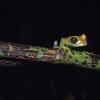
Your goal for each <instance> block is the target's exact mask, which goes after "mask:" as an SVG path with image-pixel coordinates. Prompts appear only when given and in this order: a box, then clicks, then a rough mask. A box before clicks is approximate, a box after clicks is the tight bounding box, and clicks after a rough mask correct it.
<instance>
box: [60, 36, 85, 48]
mask: <svg viewBox="0 0 100 100" xmlns="http://www.w3.org/2000/svg"><path fill="white" fill-rule="evenodd" d="M62 40H63V42H62V43H63V46H69V47H82V46H86V45H87V39H86V35H85V34H82V35H81V36H69V37H66V38H63V39H62Z"/></svg>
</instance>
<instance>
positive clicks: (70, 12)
mask: <svg viewBox="0 0 100 100" xmlns="http://www.w3.org/2000/svg"><path fill="white" fill-rule="evenodd" d="M53 7H54V8H55V9H54V8H53ZM84 32H85V34H86V35H87V37H88V45H87V47H85V48H81V49H83V50H86V51H89V52H94V53H96V54H100V45H99V44H100V39H99V38H100V37H99V35H100V16H99V8H98V5H97V4H96V3H95V2H92V1H91V2H88V3H87V4H85V2H81V3H79V2H73V3H72V2H71V1H70V5H69V4H65V5H62V6H60V5H59V6H58V5H57V4H56V6H55V5H54V6H51V5H49V4H48V5H46V6H45V7H44V6H39V7H34V8H30V9H27V8H25V7H24V8H16V9H15V8H14V9H9V8H6V7H5V8H0V41H7V42H13V43H22V44H31V45H33V46H44V47H52V46H53V42H54V41H55V40H58V41H60V38H61V37H66V36H69V35H80V34H82V33H84ZM99 93H100V71H93V70H88V69H82V68H79V67H74V66H69V65H61V64H60V65H59V64H57V65H55V64H49V63H44V62H33V63H26V62H24V63H22V64H21V65H20V66H17V65H16V66H13V67H2V66H0V100H39V99H43V100H96V99H98V100H99V99H100V95H99Z"/></svg>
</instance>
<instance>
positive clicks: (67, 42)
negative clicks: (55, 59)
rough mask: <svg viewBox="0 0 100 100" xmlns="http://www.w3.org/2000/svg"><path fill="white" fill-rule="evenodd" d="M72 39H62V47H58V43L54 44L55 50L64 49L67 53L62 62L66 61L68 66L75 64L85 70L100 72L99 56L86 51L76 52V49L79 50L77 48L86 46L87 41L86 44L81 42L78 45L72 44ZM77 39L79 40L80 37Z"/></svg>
mask: <svg viewBox="0 0 100 100" xmlns="http://www.w3.org/2000/svg"><path fill="white" fill-rule="evenodd" d="M72 37H73V36H70V37H67V38H62V39H61V41H60V46H57V41H55V42H54V48H59V49H63V50H64V52H65V54H64V57H62V59H61V61H64V63H67V64H75V65H77V66H81V67H84V68H89V69H96V70H100V56H99V55H96V54H93V53H89V52H86V51H82V52H81V51H76V50H74V48H76V49H77V47H81V46H86V45H87V40H85V42H84V43H83V42H80V43H79V44H77V43H78V41H77V42H76V43H72V42H71V38H72ZM76 37H77V38H78V37H79V36H76Z"/></svg>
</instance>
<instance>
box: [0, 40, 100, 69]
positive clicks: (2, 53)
mask: <svg viewBox="0 0 100 100" xmlns="http://www.w3.org/2000/svg"><path fill="white" fill-rule="evenodd" d="M0 59H1V60H11V61H16V62H18V61H20V60H21V61H44V62H49V63H61V64H74V65H77V66H80V67H85V68H90V69H96V70H99V69H100V60H99V59H100V57H99V56H98V55H95V54H91V53H88V52H85V51H83V52H81V51H75V50H72V49H70V48H66V49H62V48H45V47H37V46H32V45H22V44H14V43H8V42H0Z"/></svg>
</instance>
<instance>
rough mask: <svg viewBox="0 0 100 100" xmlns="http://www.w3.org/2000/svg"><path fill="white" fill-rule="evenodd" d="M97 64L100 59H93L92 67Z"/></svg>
mask: <svg viewBox="0 0 100 100" xmlns="http://www.w3.org/2000/svg"><path fill="white" fill-rule="evenodd" d="M97 64H98V60H97V59H93V60H92V67H96V65H97Z"/></svg>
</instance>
